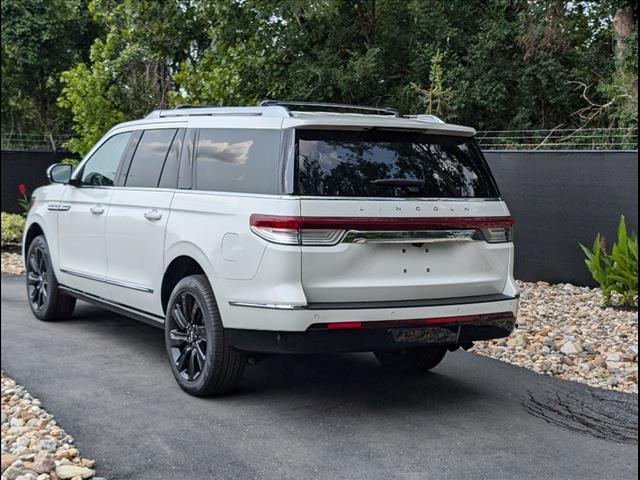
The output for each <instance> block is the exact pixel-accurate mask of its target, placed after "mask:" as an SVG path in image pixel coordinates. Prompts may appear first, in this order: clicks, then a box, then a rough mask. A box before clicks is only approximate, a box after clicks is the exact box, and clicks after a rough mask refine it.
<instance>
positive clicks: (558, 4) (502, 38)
mask: <svg viewBox="0 0 640 480" xmlns="http://www.w3.org/2000/svg"><path fill="white" fill-rule="evenodd" d="M629 4H630V3H629V2H628V1H627V2H625V1H623V0H607V1H606V2H596V1H577V2H569V1H567V0H550V1H546V0H544V1H543V0H493V1H491V2H487V1H485V0H466V1H465V2H464V6H463V7H461V5H460V3H459V2H440V1H435V0H349V1H347V0H306V1H300V0H284V1H283V0H218V1H216V2H208V1H203V0H190V1H178V0H166V1H162V2H151V1H133V0H123V1H115V0H93V1H92V2H91V3H90V4H89V10H90V12H91V14H92V15H93V16H94V18H95V20H96V22H98V24H99V25H100V26H101V28H102V29H103V30H104V32H105V33H104V35H102V36H101V38H100V39H98V40H96V41H95V42H94V44H93V46H92V48H91V58H90V61H89V62H85V63H80V64H78V65H77V66H75V67H74V68H72V69H70V70H68V71H67V72H66V73H65V74H64V75H63V77H62V78H63V82H64V89H63V92H62V96H61V99H60V104H61V105H62V106H64V107H65V108H67V109H69V110H71V111H72V112H73V117H74V129H75V131H76V133H77V134H78V139H77V140H76V141H74V142H73V143H72V144H71V147H72V148H73V149H74V150H75V151H78V152H81V153H83V152H85V151H86V150H87V149H88V148H89V147H90V145H91V144H93V142H95V140H97V138H98V137H99V136H100V135H101V134H102V133H104V131H105V130H106V129H108V128H109V127H110V126H111V125H113V124H114V123H116V122H118V121H120V120H123V119H132V118H139V117H141V116H143V115H145V114H146V113H147V112H148V111H150V110H152V109H154V108H158V107H161V108H164V107H167V106H173V105H176V104H179V103H188V104H208V105H222V104H226V105H238V104H252V103H255V102H257V101H258V100H260V99H263V98H281V99H289V100H310V101H328V102H343V103H361V104H371V105H385V106H392V107H396V108H399V109H400V110H401V111H402V112H405V113H420V112H427V111H432V112H435V113H437V114H439V115H444V117H445V118H446V119H447V120H449V121H453V122H459V123H465V124H471V125H474V126H476V127H478V128H480V129H527V128H553V127H557V126H559V125H563V126H565V127H567V128H570V127H579V126H584V125H586V124H589V122H590V121H594V122H595V123H594V124H597V125H598V126H601V125H604V124H606V122H605V120H604V119H605V118H606V119H607V122H609V124H612V125H616V126H617V125H622V124H624V122H627V124H630V123H633V121H635V122H636V124H637V108H636V111H635V113H634V111H633V109H631V108H628V107H629V105H630V104H628V102H627V103H626V104H625V105H626V107H625V108H621V109H618V108H617V106H618V105H620V106H622V104H623V103H624V102H623V101H622V100H625V102H626V99H628V98H629V97H628V96H629V93H628V92H629V89H630V88H631V91H632V92H633V88H632V87H633V85H634V82H633V74H634V73H633V72H634V70H633V66H634V65H635V66H636V68H637V47H634V46H632V43H633V41H632V40H633V38H637V16H636V14H635V10H634V9H633V8H632V9H631V10H629V9H627V10H625V9H624V8H625V6H628V5H629ZM619 11H622V12H623V13H621V14H619V15H618V13H617V12H619ZM616 16H620V18H622V19H623V20H624V21H619V22H618V23H619V24H620V25H625V26H626V27H625V29H623V28H618V27H615V28H614V17H616ZM629 19H631V20H632V21H631V23H630V22H629ZM634 22H635V23H634ZM629 25H630V26H629ZM616 29H617V30H616ZM618 30H620V32H622V33H620V34H618V33H616V31H618ZM625 32H626V33H625ZM616 35H618V36H616ZM634 35H635V36H636V37H634ZM616 38H624V40H623V41H622V42H620V41H616ZM614 45H615V48H614V47H613V46H614ZM621 52H622V53H621ZM634 62H635V63H634ZM635 79H636V80H635V92H636V98H637V74H636V76H635ZM583 85H584V86H585V87H583ZM587 87H588V88H587ZM585 88H586V89H587V93H586V94H585V91H584V90H585ZM616 89H618V90H616ZM620 89H622V90H624V91H625V92H626V93H624V94H623V95H618V93H616V91H619V90H620ZM614 90H615V91H614ZM90 92H91V93H90ZM625 95H627V96H625ZM587 99H588V100H587ZM612 99H615V100H614V101H613V102H612V103H611V101H612ZM588 102H592V103H588ZM609 103H610V104H611V105H616V108H609V107H606V108H603V111H604V110H606V111H607V114H606V115H604V114H602V115H600V114H599V115H598V116H597V119H596V120H589V121H587V120H586V117H585V116H586V115H590V114H591V112H589V111H588V110H589V109H593V108H595V107H594V106H601V105H607V104H609ZM585 108H586V110H585ZM623 114H624V116H625V118H626V119H627V120H624V122H623V121H622V116H621V115H623ZM616 115H617V117H616ZM614 118H618V119H619V120H615V121H614V120H612V119H614Z"/></svg>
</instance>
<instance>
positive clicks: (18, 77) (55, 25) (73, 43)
mask: <svg viewBox="0 0 640 480" xmlns="http://www.w3.org/2000/svg"><path fill="white" fill-rule="evenodd" d="M86 7H87V6H86V1H84V0H2V7H1V13H2V128H3V131H4V132H7V133H34V132H36V133H59V132H66V131H67V129H68V126H69V124H70V120H71V118H70V115H69V112H67V111H66V110H63V109H61V108H59V107H58V106H57V105H56V98H57V97H58V94H59V91H60V81H59V74H60V72H62V71H64V70H66V69H68V68H70V67H72V66H73V65H75V64H76V63H77V62H80V61H82V60H83V59H85V58H86V57H87V53H88V50H89V45H91V43H92V42H93V39H94V37H95V35H96V33H97V32H96V29H95V26H94V25H93V24H92V22H91V17H90V15H89V12H88V11H87V8H86Z"/></svg>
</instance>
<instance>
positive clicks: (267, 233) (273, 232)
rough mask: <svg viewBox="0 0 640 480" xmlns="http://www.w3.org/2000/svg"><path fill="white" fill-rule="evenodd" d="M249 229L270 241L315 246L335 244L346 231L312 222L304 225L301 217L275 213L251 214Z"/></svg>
mask: <svg viewBox="0 0 640 480" xmlns="http://www.w3.org/2000/svg"><path fill="white" fill-rule="evenodd" d="M307 223H310V222H309V221H307ZM251 231H252V232H253V233H255V234H256V235H258V236H259V237H262V238H264V239H265V240H267V241H268V242H272V243H279V244H282V245H315V246H327V245H335V244H337V243H339V242H340V240H342V237H343V236H344V234H345V233H346V229H345V228H337V229H336V228H324V227H323V225H322V224H316V225H313V222H311V223H310V224H309V225H305V218H303V217H281V216H276V215H251Z"/></svg>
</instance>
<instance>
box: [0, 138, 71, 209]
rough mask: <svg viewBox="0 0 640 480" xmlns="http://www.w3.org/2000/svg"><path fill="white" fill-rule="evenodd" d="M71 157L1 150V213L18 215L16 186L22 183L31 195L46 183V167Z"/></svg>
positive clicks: (60, 154)
mask: <svg viewBox="0 0 640 480" xmlns="http://www.w3.org/2000/svg"><path fill="white" fill-rule="evenodd" d="M71 156H72V155H71V154H70V153H69V152H19V151H12V150H3V151H2V156H1V157H0V167H1V168H2V211H3V212H11V213H20V212H21V209H20V206H19V205H18V197H19V196H20V194H19V193H18V185H20V184H21V183H24V184H25V185H26V186H27V192H28V193H29V194H31V192H33V191H34V190H35V189H36V188H38V187H40V186H42V185H45V184H47V183H48V180H47V176H46V174H45V173H46V170H47V167H48V166H49V165H51V164H54V163H56V162H61V161H62V160H63V159H65V158H69V157H71Z"/></svg>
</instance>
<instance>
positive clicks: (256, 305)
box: [229, 302, 307, 310]
mask: <svg viewBox="0 0 640 480" xmlns="http://www.w3.org/2000/svg"><path fill="white" fill-rule="evenodd" d="M229 305H232V306H234V307H251V308H269V309H274V310H305V309H306V308H307V306H306V305H292V304H290V303H286V304H285V303H251V302H229Z"/></svg>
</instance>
